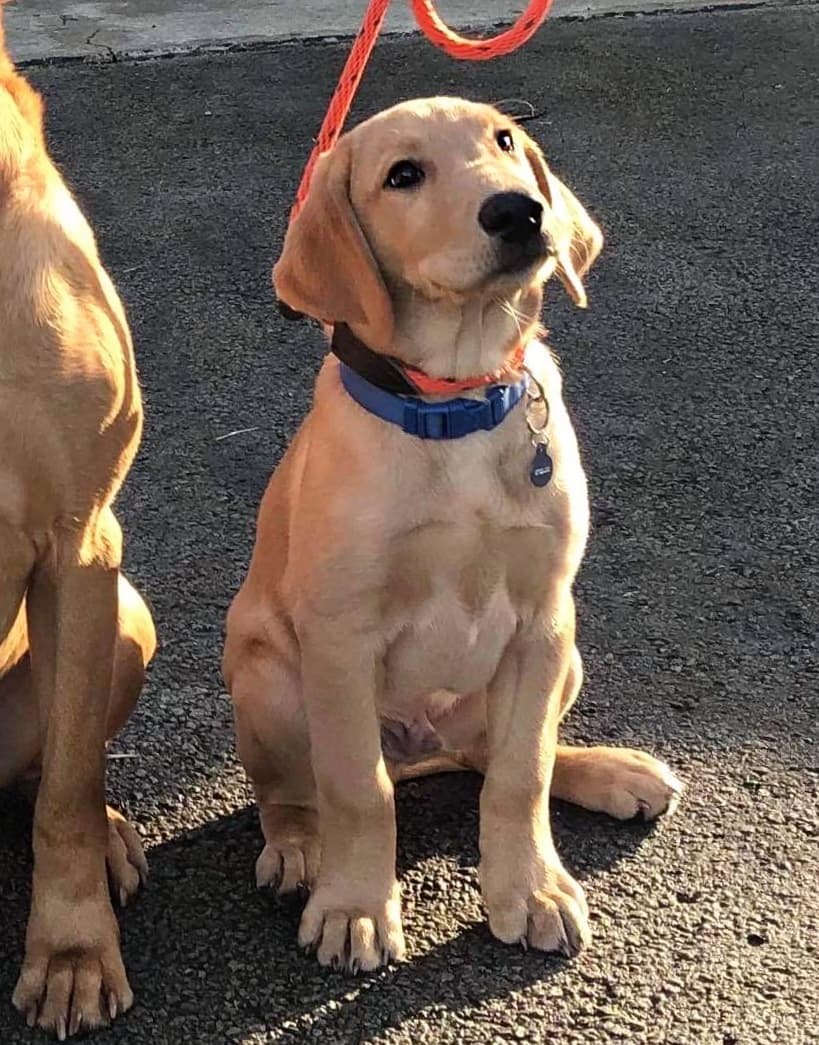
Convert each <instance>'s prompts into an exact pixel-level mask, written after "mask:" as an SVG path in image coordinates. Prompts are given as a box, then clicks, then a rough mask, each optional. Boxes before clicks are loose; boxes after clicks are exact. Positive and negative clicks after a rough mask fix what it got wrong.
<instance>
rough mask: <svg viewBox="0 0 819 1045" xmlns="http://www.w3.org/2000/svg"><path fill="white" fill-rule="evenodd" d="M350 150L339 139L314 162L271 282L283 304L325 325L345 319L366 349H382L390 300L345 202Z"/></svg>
mask: <svg viewBox="0 0 819 1045" xmlns="http://www.w3.org/2000/svg"><path fill="white" fill-rule="evenodd" d="M351 151H352V150H351V148H350V145H349V143H348V142H347V141H345V140H344V139H343V138H342V139H341V141H340V142H339V143H338V145H336V147H335V148H334V149H332V150H331V151H330V152H327V153H325V154H324V155H323V156H322V157H321V158H320V159H319V161H318V163H317V164H316V168H315V171H314V173H313V179H312V181H311V183H310V192H309V193H308V196H307V199H306V200H305V202H304V206H303V207H302V209H301V211H300V212H299V213H298V215H297V217H296V218H295V220H294V221H293V222H292V223H291V225H290V228H289V229H288V231H287V235H286V236H285V240H284V247H283V249H282V254H281V257H280V258H279V260H278V262H277V264H276V266H275V268H274V269H273V285H274V287H275V289H276V295H277V296H278V298H279V300H280V301H283V302H284V303H285V305H289V306H290V307H291V308H293V309H295V310H296V311H298V312H303V313H305V314H306V315H308V316H312V317H313V319H318V320H320V321H322V322H324V323H330V324H333V323H346V324H347V325H348V326H349V327H350V328H351V329H352V330H353V331H354V333H355V334H357V335H358V337H360V338H361V340H362V341H363V342H364V343H365V344H366V345H368V346H369V347H370V348H373V349H376V350H379V349H380V350H382V351H386V350H387V349H388V348H389V346H390V343H391V341H392V329H393V312H392V303H391V301H390V297H389V294H388V293H387V288H386V287H385V286H384V280H383V279H382V278H381V273H380V272H379V269H378V265H377V264H376V261H375V258H374V257H373V255H372V251H371V250H370V248H369V245H368V243H367V241H366V239H365V238H364V233H363V232H362V231H361V228H360V226H359V224H358V220H357V218H356V216H355V212H354V211H353V207H352V204H351V202H350V169H351Z"/></svg>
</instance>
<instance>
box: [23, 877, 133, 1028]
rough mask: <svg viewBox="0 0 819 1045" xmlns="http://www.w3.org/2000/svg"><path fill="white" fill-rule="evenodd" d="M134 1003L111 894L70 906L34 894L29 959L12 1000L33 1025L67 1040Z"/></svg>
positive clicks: (27, 949) (103, 1024)
mask: <svg viewBox="0 0 819 1045" xmlns="http://www.w3.org/2000/svg"><path fill="white" fill-rule="evenodd" d="M49 900H51V901H53V902H49ZM133 1000H134V996H133V993H132V992H131V988H130V986H129V984H128V978H127V976H126V974H125V969H124V967H123V964H122V958H121V956H120V949H119V930H118V927H117V923H116V919H115V918H114V913H113V911H112V909H111V904H110V901H109V899H108V897H107V895H104V894H103V895H101V896H100V897H99V898H98V899H89V900H84V901H81V902H79V903H76V904H71V905H69V904H66V903H65V902H64V901H62V900H61V899H60V898H58V897H53V896H51V897H48V898H46V897H45V896H43V897H41V898H40V897H37V896H36V894H35V899H34V901H33V904H32V913H31V917H30V919H29V927H28V934H27V940H26V956H25V961H24V963H23V968H22V970H21V972H20V978H19V980H18V981H17V986H16V987H15V990H14V996H13V998H12V1001H13V1003H14V1005H15V1007H16V1008H17V1009H18V1010H19V1011H20V1012H21V1013H22V1014H23V1015H24V1016H25V1017H26V1019H27V1021H28V1025H29V1026H30V1027H33V1026H35V1024H36V1025H37V1026H39V1027H41V1028H43V1029H44V1030H50V1031H53V1032H54V1033H55V1034H56V1035H57V1037H58V1038H59V1040H60V1041H64V1040H65V1038H66V1036H67V1035H73V1034H77V1033H78V1032H79V1031H81V1030H94V1029H96V1028H98V1027H102V1026H107V1025H108V1023H109V1022H110V1021H111V1020H113V1019H114V1018H115V1017H116V1016H117V1015H118V1014H119V1013H122V1012H126V1011H127V1010H128V1009H129V1008H130V1007H131V1004H132V1003H133Z"/></svg>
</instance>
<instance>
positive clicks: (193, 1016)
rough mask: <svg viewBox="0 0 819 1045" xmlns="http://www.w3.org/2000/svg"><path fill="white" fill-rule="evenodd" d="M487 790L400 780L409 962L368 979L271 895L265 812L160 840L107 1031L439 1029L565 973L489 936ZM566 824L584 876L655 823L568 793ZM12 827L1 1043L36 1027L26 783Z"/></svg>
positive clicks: (11, 813) (342, 1033)
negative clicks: (27, 977)
mask: <svg viewBox="0 0 819 1045" xmlns="http://www.w3.org/2000/svg"><path fill="white" fill-rule="evenodd" d="M479 792H480V778H479V777H478V776H476V775H473V774H459V775H457V776H452V775H448V776H439V777H432V778H428V779H426V780H422V781H414V782H411V783H409V784H405V785H402V786H400V787H399V788H398V792H397V808H398V823H399V846H398V849H399V852H398V872H399V878H400V880H401V881H402V883H403V892H404V912H405V919H404V921H405V931H406V936H407V944H408V952H409V954H408V960H407V961H406V962H404V963H402V964H400V965H397V966H394V967H392V968H389V969H385V970H380V971H379V972H377V973H374V974H371V975H368V976H360V977H357V978H352V977H348V976H346V975H344V974H342V973H338V972H333V971H329V970H324V969H321V968H320V967H319V966H318V964H317V962H316V961H315V959H314V958H308V957H306V956H304V955H302V954H301V953H300V952H299V949H298V947H297V944H296V933H297V928H298V920H299V913H300V905H299V903H298V902H296V901H295V900H284V901H278V900H276V899H275V898H274V897H273V896H272V895H270V894H269V893H264V892H259V891H257V890H256V888H255V885H254V876H253V869H254V861H255V858H256V856H257V854H258V852H259V851H260V848H261V834H260V831H259V826H258V819H257V815H256V812H255V809H254V808H253V807H252V806H248V807H247V808H245V809H242V810H239V811H237V812H235V813H233V814H230V815H227V816H224V817H222V818H218V819H215V820H213V821H211V822H209V823H206V824H204V825H203V826H201V827H197V828H194V829H191V830H187V831H182V832H181V833H180V834H179V835H177V836H176V837H173V838H171V839H170V840H168V841H167V842H164V843H161V844H159V845H157V846H155V847H153V848H152V849H150V850H149V852H148V858H149V861H150V865H151V877H150V879H149V882H148V886H147V888H146V889H145V890H144V892H143V893H142V894H141V895H140V897H139V898H138V899H137V900H136V902H135V903H134V904H133V905H132V907H130V908H128V909H127V910H126V911H124V912H123V913H122V915H121V917H120V923H121V928H122V938H123V954H124V958H125V963H126V967H127V968H128V971H129V976H130V980H131V985H132V987H133V988H134V991H135V994H136V996H137V1001H136V1004H135V1006H134V1008H133V1010H132V1011H131V1012H130V1013H129V1014H128V1015H127V1016H126V1017H125V1018H124V1019H120V1020H118V1021H117V1024H116V1025H115V1027H113V1028H112V1029H110V1030H105V1031H102V1032H101V1033H100V1034H98V1035H95V1037H94V1039H93V1040H94V1041H95V1042H97V1043H99V1045H107V1043H108V1042H111V1043H114V1042H116V1043H121V1042H134V1043H136V1042H139V1043H140V1045H144V1043H145V1042H146V1041H152V1042H157V1043H160V1042H161V1043H163V1045H171V1043H173V1045H176V1043H179V1045H182V1043H186V1045H187V1043H188V1042H191V1041H195V1042H197V1045H210V1043H213V1045H222V1043H234V1042H235V1043H240V1042H243V1041H246V1040H247V1039H248V1038H254V1040H257V1037H258V1036H261V1038H262V1040H271V1041H277V1042H278V1041H291V1040H292V1041H293V1042H304V1041H314V1040H315V1041H320V1042H322V1043H332V1042H339V1043H342V1042H344V1043H348V1042H358V1041H363V1040H366V1039H367V1037H368V1036H369V1035H372V1034H378V1033H379V1032H383V1031H385V1030H387V1029H390V1028H398V1027H400V1026H401V1025H402V1024H404V1023H405V1022H406V1021H408V1020H412V1019H413V1018H415V1017H422V1018H424V1019H430V1020H432V1021H433V1023H434V1022H435V1020H436V1019H439V1018H440V1019H442V1018H444V1017H445V1016H446V1017H447V1018H450V1017H453V1016H454V1017H455V1018H457V1013H458V1012H459V1011H461V1010H472V1009H473V1008H474V1007H475V1006H479V1005H482V1004H483V1003H488V1004H489V1006H490V1008H491V1005H492V1002H493V1001H496V1002H497V1003H498V1004H502V1002H503V999H507V998H509V996H510V995H514V993H515V992H516V991H520V990H524V989H526V988H527V987H530V986H532V985H534V984H537V983H543V982H544V981H550V980H552V979H554V978H560V977H562V976H564V975H565V974H566V973H567V971H568V969H569V967H570V966H569V963H567V962H566V961H565V960H563V959H562V958H560V957H556V956H552V955H543V954H538V953H534V952H530V953H528V954H527V953H524V952H523V951H522V950H520V949H517V948H511V947H504V946H503V945H502V944H500V943H498V942H497V941H495V940H494V939H493V938H492V937H491V935H490V933H489V929H488V928H487V926H486V922H485V918H484V916H483V913H482V910H481V904H480V896H479V891H478V876H477V862H478V850H477V838H478V798H479ZM552 819H553V824H554V830H555V835H556V839H557V844H558V848H559V850H560V852H561V853H562V854H563V857H564V859H565V861H566V864H567V866H568V867H569V868H571V869H572V871H573V872H574V873H575V874H576V875H577V876H578V878H580V879H581V880H582V879H584V878H590V877H594V876H595V875H596V874H598V873H601V872H603V871H605V870H607V869H609V868H611V867H613V866H614V865H616V864H617V863H618V862H619V861H621V860H624V859H627V858H629V857H630V856H631V855H632V854H633V853H634V852H635V851H636V849H637V848H638V847H639V845H640V844H641V842H642V841H643V840H644V839H645V838H646V836H647V834H648V833H649V832H650V830H651V829H650V827H648V826H646V825H643V824H638V823H633V824H617V823H615V822H613V821H610V820H608V819H606V818H605V817H602V816H596V815H592V814H588V813H584V812H583V811H580V810H576V809H574V808H572V807H569V806H566V805H563V804H562V803H559V804H558V803H556V804H555V807H554V809H553V817H552ZM0 837H3V839H4V846H3V849H4V851H3V852H2V853H1V854H0V870H2V871H3V873H0V959H2V962H1V963H0V997H2V999H3V1005H0V1040H2V1041H4V1042H8V1041H12V1040H13V1041H15V1042H16V1041H18V1040H22V1039H21V1038H20V1034H21V1033H25V1027H24V1026H23V1025H22V1024H21V1023H18V1022H17V1021H18V1019H19V1017H17V1015H16V1013H14V1012H13V1011H12V1009H11V1007H10V1005H8V998H9V997H10V994H11V991H12V990H13V986H14V979H15V976H16V972H17V968H18V964H19V960H20V956H21V954H22V946H23V938H24V931H25V919H26V914H27V910H28V896H29V876H30V867H31V861H30V857H29V849H30V811H29V809H28V808H27V807H26V806H25V805H24V803H23V802H22V800H21V799H19V798H15V797H14V795H13V792H7V793H5V794H2V795H0ZM591 906H592V910H594V903H593V899H592V904H591ZM29 1034H30V1032H29Z"/></svg>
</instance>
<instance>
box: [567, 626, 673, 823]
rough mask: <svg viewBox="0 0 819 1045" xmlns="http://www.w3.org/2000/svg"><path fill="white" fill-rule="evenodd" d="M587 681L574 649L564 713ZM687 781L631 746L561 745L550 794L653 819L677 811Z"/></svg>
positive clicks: (611, 812)
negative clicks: (683, 783) (584, 679)
mask: <svg viewBox="0 0 819 1045" xmlns="http://www.w3.org/2000/svg"><path fill="white" fill-rule="evenodd" d="M582 682H583V665H582V662H581V660H580V653H579V652H578V650H577V648H576V647H575V649H574V651H573V653H572V659H571V663H570V665H569V671H568V674H567V676H566V684H565V687H564V690H563V703H562V706H561V717H563V716H564V715H565V714H566V713H567V712H568V710H569V708H571V706H572V704H574V702H575V700H576V699H577V694H578V692H579V690H580V686H581V685H582ZM682 788H683V785H682V784H681V782H680V781H679V780H678V779H677V777H676V776H674V774H673V773H672V772H671V770H670V769H669V768H668V766H667V765H666V764H665V763H664V762H660V761H659V760H658V759H656V758H654V757H653V756H652V755H649V754H646V753H645V752H643V751H634V750H632V749H631V748H619V747H589V748H582V747H567V746H565V745H560V746H558V748H557V756H556V759H555V768H554V773H553V775H552V789H551V794H552V797H553V798H562V799H563V800H564V801H566V802H573V803H574V804H575V805H579V806H583V807H584V808H585V809H591V810H594V811H595V812H601V813H608V814H609V816H613V817H616V818H617V819H618V820H630V819H631V818H632V817H635V816H638V815H641V816H643V817H645V819H646V820H652V819H654V818H655V817H657V816H661V815H662V814H663V813H671V812H673V811H674V809H675V807H676V805H677V803H678V801H679V797H680V793H681V792H682Z"/></svg>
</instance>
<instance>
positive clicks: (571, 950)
mask: <svg viewBox="0 0 819 1045" xmlns="http://www.w3.org/2000/svg"><path fill="white" fill-rule="evenodd" d="M510 871H512V868H511V866H510ZM519 871H520V868H519V867H516V868H514V871H512V873H510V875H509V876H508V878H507V879H506V883H505V884H503V885H501V886H500V887H496V888H492V887H487V886H486V885H484V887H483V895H484V903H485V904H486V909H487V913H488V915H489V928H490V929H491V931H492V934H493V936H496V937H497V938H498V939H499V940H501V941H502V942H503V943H519V944H521V945H522V946H523V947H524V949H525V948H527V947H534V948H535V949H536V950H538V951H559V952H560V953H561V954H564V955H565V956H566V957H567V958H573V957H575V955H577V954H579V952H580V951H581V950H582V948H583V947H585V946H586V944H588V942H589V939H590V938H591V930H590V928H589V908H588V906H587V904H586V897H585V895H584V893H583V890H582V888H581V887H580V886H579V885H578V883H577V882H576V881H575V880H574V879H573V878H572V876H571V875H570V874H568V872H567V871H565V870H564V869H563V867H562V866H561V865H560V863H559V862H558V861H557V860H556V859H555V861H554V862H553V863H550V864H545V865H542V866H540V867H538V868H536V869H534V870H533V873H531V874H528V875H521V874H520V873H519ZM483 878H484V875H483V874H482V879H483Z"/></svg>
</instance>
